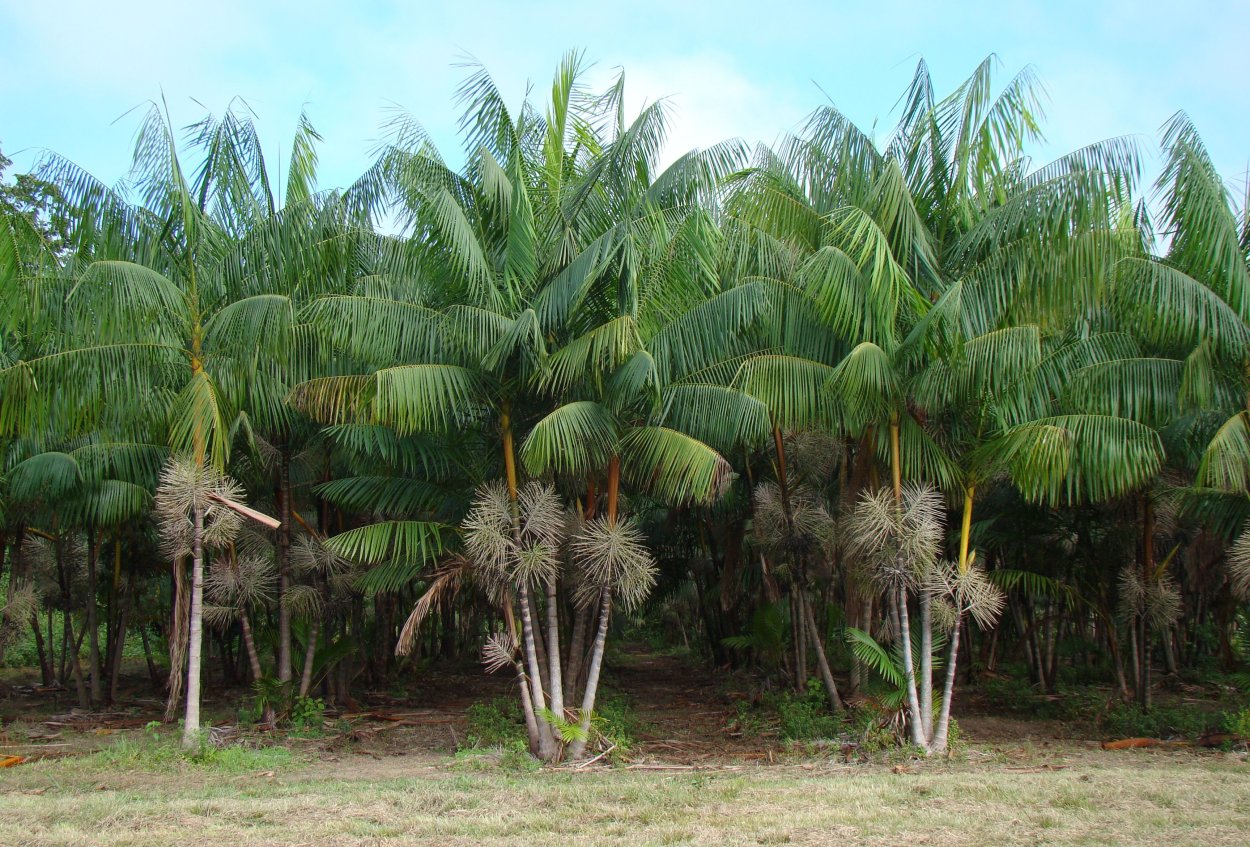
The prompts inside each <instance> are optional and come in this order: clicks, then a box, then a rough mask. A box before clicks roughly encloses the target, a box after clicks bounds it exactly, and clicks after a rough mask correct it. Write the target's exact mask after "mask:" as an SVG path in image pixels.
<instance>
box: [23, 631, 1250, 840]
mask: <svg viewBox="0 0 1250 847" xmlns="http://www.w3.org/2000/svg"><path fill="white" fill-rule="evenodd" d="M612 668H613V671H612V674H611V676H610V677H609V679H608V683H609V685H610V687H611V689H612V690H613V691H615V692H619V693H620V694H623V695H626V696H629V697H631V699H632V702H633V703H634V709H635V712H636V720H637V728H636V731H635V742H634V746H633V747H632V748H631V750H630V753H629V756H628V758H627V760H625V761H620V762H618V763H617V764H616V765H615V766H612V767H609V766H606V765H604V764H603V763H600V764H598V765H595V766H593V767H590V768H569V767H564V768H546V769H541V770H537V769H533V768H532V767H527V766H525V765H524V764H518V763H517V762H516V761H509V760H508V759H507V757H506V756H502V757H501V756H500V755H498V754H495V755H490V754H475V753H472V752H470V753H469V754H466V753H464V752H461V753H459V754H457V753H456V749H457V747H458V746H463V739H464V738H465V737H466V733H467V732H468V731H469V726H468V723H467V721H466V718H465V712H466V710H467V709H468V707H469V706H470V705H471V704H472V703H475V702H483V701H487V700H490V699H491V698H492V697H495V696H500V695H506V694H507V693H508V692H509V689H510V686H509V684H508V681H507V680H506V679H503V678H502V677H498V678H496V677H486V676H484V675H483V674H481V673H480V671H475V670H474V669H472V668H465V669H464V672H463V673H452V672H446V671H440V672H439V673H438V674H433V675H430V677H429V679H428V680H423V681H422V682H421V683H420V684H419V685H417V686H415V687H414V688H413V689H412V690H409V691H391V692H369V693H367V694H366V695H365V696H364V697H362V703H361V708H360V711H358V712H349V713H346V714H344V715H339V716H332V717H330V718H329V719H327V721H326V722H325V724H324V726H323V727H321V728H319V729H317V730H316V731H315V732H312V733H309V735H310V736H311V737H306V738H298V737H286V736H284V737H282V738H280V739H267V738H262V737H258V736H255V735H252V734H250V733H244V734H243V735H242V737H241V738H240V739H239V741H240V742H242V743H237V744H230V745H228V746H225V747H223V748H221V749H213V750H211V751H209V752H208V753H206V754H205V755H203V756H200V757H194V758H191V759H188V758H186V757H184V756H182V755H181V754H179V753H178V752H177V750H176V747H175V746H174V744H173V743H172V739H173V737H174V735H176V727H174V726H168V727H162V728H157V727H155V726H151V725H149V721H151V720H154V719H155V718H157V717H159V712H160V703H159V702H158V701H156V700H151V699H143V698H136V699H126V700H124V701H123V702H122V703H120V704H119V705H118V706H117V707H116V709H115V710H114V711H112V712H108V713H96V714H91V713H85V712H80V711H77V710H72V709H69V708H68V705H67V700H68V701H69V702H72V699H73V698H72V692H60V693H59V694H52V693H41V692H33V691H31V690H29V689H23V688H20V687H19V688H14V687H10V690H9V694H8V697H7V698H6V699H0V717H3V718H4V720H5V722H6V725H5V727H4V731H3V732H2V733H0V764H2V763H3V762H4V761H5V757H6V756H20V757H23V758H24V759H25V761H24V762H23V763H21V764H20V765H17V766H14V767H8V768H3V769H0V809H2V810H3V812H2V813H0V845H15V847H16V845H32V847H34V846H35V845H38V846H39V847H44V845H107V847H114V845H134V847H147V846H148V845H152V846H153V847H155V845H168V844H178V845H188V846H189V845H201V844H203V845H209V844H212V845H222V844H228V845H233V844H238V845H261V844H264V845H292V847H293V845H321V844H333V845H375V844H377V845H383V844H385V845H390V844H395V845H400V844H413V843H421V844H427V843H428V844H438V845H511V844H517V845H520V844H525V845H532V844H534V843H542V844H586V845H590V844H605V843H613V844H623V845H644V844H645V845H651V844H780V843H791V844H833V843H837V844H865V845H876V844H883V845H884V844H925V845H1000V844H1001V845H1026V844H1028V845H1034V844H1062V845H1069V844H1070V845H1095V844H1115V845H1129V844H1158V845H1189V844H1193V845H1245V844H1250V760H1248V759H1247V757H1246V755H1245V754H1244V753H1239V752H1223V751H1212V750H1204V749H1201V748H1197V747H1189V746H1183V745H1166V746H1160V747H1153V748H1148V749H1132V750H1103V749H1100V747H1099V745H1098V743H1097V741H1096V740H1093V739H1090V738H1087V737H1081V736H1080V735H1079V734H1076V735H1074V733H1072V732H1071V731H1069V729H1068V727H1067V726H1066V725H1065V724H1062V723H1060V722H1057V721H1039V720H1016V719H1011V718H1006V717H1002V716H983V715H978V714H976V713H975V712H976V710H975V704H974V703H970V704H967V706H966V708H965V710H961V711H960V712H959V714H960V716H961V726H962V728H963V742H964V743H963V745H962V749H961V750H960V752H959V753H958V754H957V755H955V756H952V757H949V758H941V759H933V760H920V759H917V758H914V757H912V756H909V755H907V754H906V753H905V752H902V751H882V752H880V753H878V754H875V755H871V756H867V755H848V751H847V750H846V749H834V748H833V747H821V746H819V745H811V744H791V743H786V742H784V741H783V740H782V739H781V738H780V736H779V734H778V733H776V732H774V731H771V730H770V729H768V728H763V729H762V730H757V731H744V730H743V727H742V726H741V721H740V718H741V715H742V706H741V704H742V702H743V700H744V699H745V698H746V697H748V696H749V692H748V691H747V688H746V687H745V686H743V685H737V684H735V680H734V678H729V679H728V680H727V679H726V676H725V675H724V674H720V673H717V672H716V671H714V670H713V669H710V668H706V667H704V666H702V665H700V664H698V663H695V662H691V661H688V660H684V659H680V658H673V657H668V656H663V655H656V654H651V653H647V652H645V651H642V650H640V649H639V650H631V649H626V650H623V651H621V652H619V653H617V654H616V655H614V656H613V662H612ZM738 682H740V680H739V681H738ZM214 705H216V704H210V708H209V710H208V713H209V714H210V715H213V716H214V717H216V718H218V720H215V721H214V723H215V724H219V725H221V726H223V727H224V726H226V725H228V724H229V723H230V720H229V718H230V714H229V710H228V709H227V708H226V707H225V706H223V705H217V707H216V708H215V709H214V708H213V706H214Z"/></svg>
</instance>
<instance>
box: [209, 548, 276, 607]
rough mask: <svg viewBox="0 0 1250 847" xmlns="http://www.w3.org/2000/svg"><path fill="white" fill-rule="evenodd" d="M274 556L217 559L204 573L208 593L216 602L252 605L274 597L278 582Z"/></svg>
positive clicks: (263, 602) (242, 605)
mask: <svg viewBox="0 0 1250 847" xmlns="http://www.w3.org/2000/svg"><path fill="white" fill-rule="evenodd" d="M277 579H278V575H277V570H276V569H275V568H274V564H273V560H272V559H270V558H268V557H263V556H239V557H238V558H236V559H234V560H233V561H231V560H230V559H229V558H221V559H217V560H215V561H214V562H213V564H212V566H211V567H210V568H209V569H208V573H207V574H205V576H204V594H205V596H207V597H208V598H209V599H211V600H212V601H213V602H215V603H221V604H223V605H231V606H237V607H239V608H244V609H246V608H250V607H254V606H262V605H267V604H268V603H270V602H271V601H272V600H273V595H274V590H275V588H276V584H277Z"/></svg>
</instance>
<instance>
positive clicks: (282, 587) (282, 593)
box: [275, 444, 385, 682]
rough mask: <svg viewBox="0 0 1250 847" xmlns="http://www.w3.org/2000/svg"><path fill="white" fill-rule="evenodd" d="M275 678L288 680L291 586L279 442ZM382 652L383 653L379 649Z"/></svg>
mask: <svg viewBox="0 0 1250 847" xmlns="http://www.w3.org/2000/svg"><path fill="white" fill-rule="evenodd" d="M275 494H276V495H277V500H278V520H280V521H282V525H281V526H280V527H278V550H277V558H278V681H279V682H290V681H291V677H292V674H293V672H292V666H291V610H290V609H289V608H287V604H286V602H285V601H286V595H287V592H288V591H289V590H290V588H291V451H290V448H289V447H288V446H287V445H286V444H283V445H282V446H281V448H280V451H279V457H278V488H277V491H276V492H275ZM383 655H385V653H383Z"/></svg>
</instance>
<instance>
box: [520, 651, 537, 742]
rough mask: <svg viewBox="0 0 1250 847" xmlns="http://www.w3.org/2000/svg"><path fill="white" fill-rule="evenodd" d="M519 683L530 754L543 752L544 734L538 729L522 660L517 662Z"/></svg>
mask: <svg viewBox="0 0 1250 847" xmlns="http://www.w3.org/2000/svg"><path fill="white" fill-rule="evenodd" d="M515 665H516V677H517V682H518V683H520V685H521V711H522V712H523V713H524V714H525V734H526V735H527V736H528V737H529V743H530V752H533V751H535V750H541V749H542V746H543V737H542V733H541V731H540V730H539V728H538V719H537V718H536V717H535V716H534V704H533V703H532V702H531V701H530V696H529V680H528V679H527V678H526V675H525V665H523V664H521V662H520V660H518V661H516V662H515Z"/></svg>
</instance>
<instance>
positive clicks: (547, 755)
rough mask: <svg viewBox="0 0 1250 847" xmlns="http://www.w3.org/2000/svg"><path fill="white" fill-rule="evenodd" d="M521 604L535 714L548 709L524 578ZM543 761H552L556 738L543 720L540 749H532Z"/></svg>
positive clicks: (528, 674)
mask: <svg viewBox="0 0 1250 847" xmlns="http://www.w3.org/2000/svg"><path fill="white" fill-rule="evenodd" d="M517 590H518V592H519V594H520V601H521V602H520V606H521V639H522V642H523V644H524V648H525V664H526V668H527V674H526V675H527V676H528V677H529V693H530V702H531V707H530V708H532V709H533V711H534V714H535V716H538V715H540V714H542V713H543V712H544V711H546V709H547V699H546V696H545V695H544V694H543V684H542V665H541V664H539V661H538V649H537V647H536V645H535V643H534V616H533V613H532V608H531V604H530V594H529V588H528V587H527V586H526V585H525V581H524V580H522V581H521V582H519V583H518V584H517ZM531 752H533V753H534V755H536V756H537V757H538V758H540V759H542V760H543V761H545V762H547V761H551V760H552V759H553V758H554V757H555V755H556V750H555V740H554V738H553V737H552V734H551V726H550V725H549V724H548V723H547V722H546V721H542V722H540V723H539V724H538V749H537V750H532V751H531Z"/></svg>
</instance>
